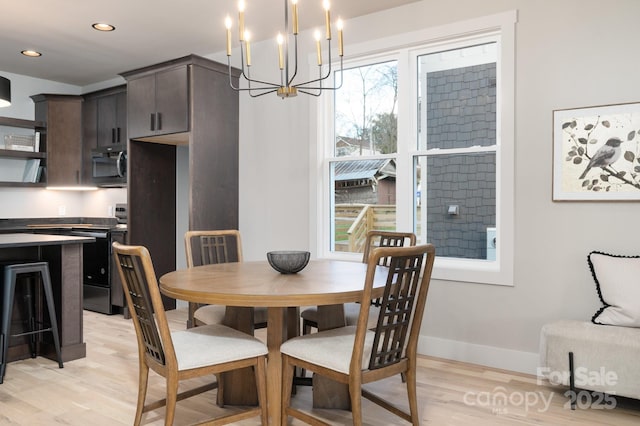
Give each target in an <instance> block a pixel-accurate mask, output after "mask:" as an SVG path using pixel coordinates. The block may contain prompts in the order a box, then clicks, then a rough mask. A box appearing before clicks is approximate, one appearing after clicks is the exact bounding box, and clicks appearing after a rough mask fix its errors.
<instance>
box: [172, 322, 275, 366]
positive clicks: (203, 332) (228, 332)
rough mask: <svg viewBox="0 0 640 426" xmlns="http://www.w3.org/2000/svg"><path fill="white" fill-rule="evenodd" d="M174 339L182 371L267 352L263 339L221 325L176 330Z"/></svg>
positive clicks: (173, 335)
mask: <svg viewBox="0 0 640 426" xmlns="http://www.w3.org/2000/svg"><path fill="white" fill-rule="evenodd" d="M171 339H172V340H173V346H174V347H175V352H176V358H177V360H178V370H180V371H183V370H189V369H191V368H197V367H203V366H206V365H211V364H220V363H223V362H229V361H236V360H240V359H246V358H252V357H256V356H260V355H266V354H267V347H266V345H265V344H264V343H262V342H261V341H260V340H258V339H256V338H255V337H253V336H250V335H248V334H245V333H242V332H241V331H238V330H234V329H233V328H231V327H227V326H224V325H220V324H210V325H203V326H200V327H195V328H190V329H188V330H184V331H175V332H172V333H171ZM221 348H224V350H220V349H221Z"/></svg>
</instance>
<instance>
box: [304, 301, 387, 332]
mask: <svg viewBox="0 0 640 426" xmlns="http://www.w3.org/2000/svg"><path fill="white" fill-rule="evenodd" d="M379 311H380V308H378V307H377V306H373V305H371V308H369V327H368V328H374V327H375V326H376V321H377V320H378V312H379ZM359 315H360V303H345V304H344V317H345V324H346V325H356V324H357V323H358V316H359ZM300 316H301V317H302V319H303V320H306V321H310V322H312V323H314V324H318V307H317V306H310V307H309V308H307V309H305V310H303V311H302V313H301V314H300Z"/></svg>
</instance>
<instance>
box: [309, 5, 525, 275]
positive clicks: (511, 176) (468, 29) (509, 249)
mask: <svg viewBox="0 0 640 426" xmlns="http://www.w3.org/2000/svg"><path fill="white" fill-rule="evenodd" d="M516 23H517V11H515V10H514V11H508V12H503V13H499V14H495V15H490V16H485V17H481V18H477V19H471V20H466V21H461V22H456V23H452V24H447V25H443V26H439V27H434V28H429V29H425V30H420V31H416V32H411V33H405V34H400V35H397V36H393V37H387V38H384V39H379V40H374V41H369V42H366V43H362V44H357V45H350V46H348V49H345V51H348V52H349V58H348V61H347V59H346V58H345V62H349V65H350V66H351V62H352V61H357V60H358V59H359V58H360V59H361V58H367V59H368V60H369V62H371V59H372V58H375V56H376V55H380V57H381V58H384V57H388V55H390V54H392V53H393V52H396V53H397V54H398V72H399V73H400V72H401V68H404V67H413V69H416V64H415V59H410V58H415V56H412V55H413V51H414V50H415V49H418V48H422V47H423V46H425V45H427V44H428V45H429V48H431V47H432V46H437V45H438V44H443V45H444V44H447V45H449V44H450V43H451V42H454V41H456V40H471V39H474V38H481V37H486V36H487V35H490V34H492V33H499V35H500V49H499V51H498V56H499V69H498V70H497V73H498V81H499V82H500V84H499V90H498V93H497V96H498V98H499V102H498V111H497V120H498V123H497V131H496V137H497V145H498V146H497V150H496V162H497V164H498V165H499V166H498V167H497V174H496V206H497V211H496V228H497V235H496V237H497V241H498V245H497V250H496V260H495V261H486V260H476V259H458V258H444V257H437V258H436V262H435V265H434V270H433V278H434V279H441V280H451V281H461V282H472V283H484V284H496V285H507V286H512V285H513V281H514V261H515V258H514V231H515V226H514V215H515V209H514V181H515V168H514V162H515V156H514V154H515V150H514V144H515V128H514V124H515V114H514V110H515V24H516ZM415 84H416V82H415V79H410V84H407V83H406V82H403V81H399V85H398V91H399V97H400V99H403V98H404V99H414V100H415V96H416V95H415V94H416V93H417V87H414V86H415ZM332 99H333V98H332V97H331V96H325V97H324V99H322V98H321V99H320V101H319V102H318V109H317V110H316V109H315V108H313V107H312V108H311V109H310V114H311V116H310V119H311V123H323V125H322V126H321V125H318V124H315V125H312V126H310V135H309V136H310V140H311V141H315V144H316V149H315V151H314V150H313V149H312V150H311V152H310V157H311V158H310V164H312V165H315V167H312V168H311V170H310V190H311V193H312V194H314V193H315V194H316V196H315V197H313V196H311V202H312V204H313V203H314V202H315V203H316V205H315V206H313V205H312V206H311V207H312V208H311V209H310V211H311V214H312V217H311V218H310V225H311V227H310V229H311V231H310V234H311V235H310V237H311V241H312V242H313V241H315V242H316V252H317V253H318V257H322V258H337V259H348V260H354V261H359V260H361V256H362V255H361V254H358V253H336V252H332V251H331V247H330V238H328V236H329V235H330V232H331V224H330V219H329V218H330V217H331V215H330V199H331V197H330V195H331V189H330V188H329V185H327V184H326V183H327V182H329V179H330V176H329V170H328V167H325V165H326V159H327V158H333V156H332V155H331V153H330V152H328V144H327V143H326V140H327V137H329V136H330V135H333V118H332V111H333V109H332V105H331V100H332ZM410 104H412V105H406V103H405V104H403V103H399V104H398V144H399V147H398V148H399V149H398V151H399V152H403V154H399V155H397V157H396V158H397V163H398V169H399V170H406V171H410V170H412V169H413V164H412V162H413V156H414V155H416V154H419V152H418V151H415V149H414V150H409V149H407V147H406V146H405V147H404V149H402V150H401V144H403V143H404V144H413V145H412V146H414V147H415V146H417V144H416V138H417V135H416V132H415V129H416V123H415V120H416V117H417V111H416V109H417V105H416V104H417V102H412V103H410ZM410 146H411V145H410ZM407 152H408V153H409V155H405V154H404V153H407ZM412 174H413V173H411V172H409V173H406V174H405V175H407V176H409V178H403V179H402V180H400V178H399V180H398V182H397V188H402V189H401V190H399V191H398V192H397V194H396V201H397V214H396V218H397V223H398V229H399V230H405V228H406V227H409V229H410V227H411V224H412V223H413V196H412V194H411V191H409V190H406V188H412V187H413V185H412V182H411V181H407V179H411V175H412ZM314 198H315V199H314ZM313 207H316V208H313ZM405 224H406V225H405ZM437 249H438V248H437V247H436V253H437Z"/></svg>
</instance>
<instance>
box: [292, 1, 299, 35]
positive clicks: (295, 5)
mask: <svg viewBox="0 0 640 426" xmlns="http://www.w3.org/2000/svg"><path fill="white" fill-rule="evenodd" d="M291 6H292V12H293V25H292V32H293V34H294V35H297V34H298V0H291Z"/></svg>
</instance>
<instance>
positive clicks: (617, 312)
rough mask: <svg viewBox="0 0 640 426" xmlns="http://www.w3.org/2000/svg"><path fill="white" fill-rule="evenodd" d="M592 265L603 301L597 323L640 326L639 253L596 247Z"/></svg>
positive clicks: (591, 255)
mask: <svg viewBox="0 0 640 426" xmlns="http://www.w3.org/2000/svg"><path fill="white" fill-rule="evenodd" d="M588 261H589V268H591V273H592V275H593V279H594V280H595V282H596V289H597V290H598V296H599V297H600V300H601V301H602V303H603V304H604V306H603V307H602V308H600V310H598V312H596V313H595V315H594V316H593V318H591V321H592V322H593V323H594V324H604V325H619V326H624V327H640V256H616V255H611V254H606V253H601V252H597V251H593V252H591V253H589V256H588Z"/></svg>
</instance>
